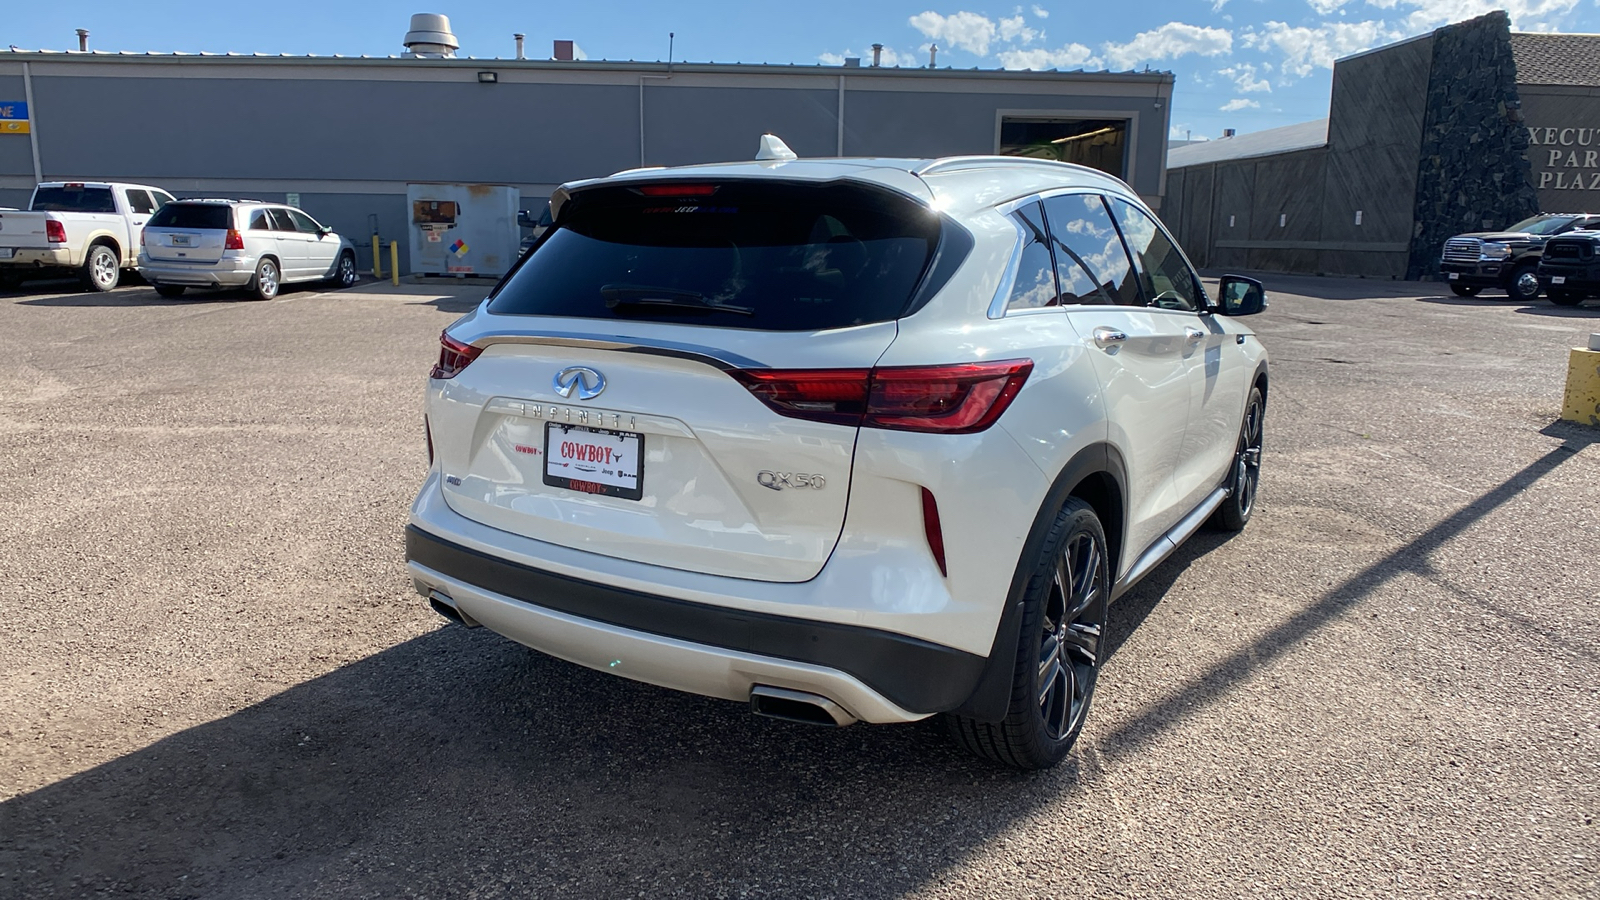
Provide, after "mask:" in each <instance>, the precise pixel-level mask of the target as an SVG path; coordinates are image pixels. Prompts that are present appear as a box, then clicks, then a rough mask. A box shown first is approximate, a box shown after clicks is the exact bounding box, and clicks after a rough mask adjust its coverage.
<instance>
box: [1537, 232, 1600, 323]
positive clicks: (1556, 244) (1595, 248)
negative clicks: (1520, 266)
mask: <svg viewBox="0 0 1600 900" xmlns="http://www.w3.org/2000/svg"><path fill="white" fill-rule="evenodd" d="M1539 284H1540V285H1541V286H1542V287H1543V288H1544V289H1545V291H1546V293H1548V294H1549V295H1550V302H1551V303H1554V304H1556V305H1557V306H1577V305H1578V304H1579V303H1582V302H1583V301H1584V299H1585V298H1587V297H1600V231H1574V232H1571V233H1569V234H1564V235H1562V236H1561V237H1558V238H1551V239H1550V241H1549V242H1548V243H1546V244H1545V245H1544V257H1543V258H1542V259H1540V260H1539Z"/></svg>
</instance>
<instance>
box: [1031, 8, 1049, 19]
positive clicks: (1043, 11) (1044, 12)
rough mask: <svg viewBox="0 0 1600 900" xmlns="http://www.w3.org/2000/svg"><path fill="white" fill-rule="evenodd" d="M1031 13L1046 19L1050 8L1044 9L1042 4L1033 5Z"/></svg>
mask: <svg viewBox="0 0 1600 900" xmlns="http://www.w3.org/2000/svg"><path fill="white" fill-rule="evenodd" d="M1033 14H1034V16H1036V17H1038V18H1040V19H1048V18H1050V10H1048V9H1045V8H1044V7H1042V6H1035V7H1034V8H1033Z"/></svg>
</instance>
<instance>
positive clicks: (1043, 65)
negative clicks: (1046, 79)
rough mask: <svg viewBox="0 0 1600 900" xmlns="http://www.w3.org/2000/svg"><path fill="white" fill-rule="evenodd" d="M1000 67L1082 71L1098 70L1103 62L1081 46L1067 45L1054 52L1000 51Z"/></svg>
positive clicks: (1036, 48)
mask: <svg viewBox="0 0 1600 900" xmlns="http://www.w3.org/2000/svg"><path fill="white" fill-rule="evenodd" d="M998 55H999V57H1000V65H1002V66H1004V67H1005V68H1007V69H1034V70H1044V69H1082V68H1085V67H1092V68H1099V67H1100V66H1102V65H1104V62H1103V61H1102V60H1101V59H1100V58H1099V57H1097V56H1095V55H1094V51H1093V50H1090V49H1089V48H1088V47H1085V46H1084V45H1082V44H1067V45H1066V46H1064V47H1061V48H1058V49H1056V50H1047V49H1045V48H1044V47H1035V48H1033V49H1030V50H1021V49H1016V48H1013V49H1010V50H1001V51H1000V53H999V54H998Z"/></svg>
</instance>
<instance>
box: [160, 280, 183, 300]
mask: <svg viewBox="0 0 1600 900" xmlns="http://www.w3.org/2000/svg"><path fill="white" fill-rule="evenodd" d="M186 290H188V286H187V285H182V284H158V285H156V293H158V294H160V295H161V296H163V297H166V298H168V299H169V300H170V299H172V298H174V297H182V296H183V292H184V291H186Z"/></svg>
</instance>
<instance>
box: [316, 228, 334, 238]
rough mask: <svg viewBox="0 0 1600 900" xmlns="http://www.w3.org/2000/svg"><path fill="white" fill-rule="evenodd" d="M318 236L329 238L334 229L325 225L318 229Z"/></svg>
mask: <svg viewBox="0 0 1600 900" xmlns="http://www.w3.org/2000/svg"><path fill="white" fill-rule="evenodd" d="M317 234H320V235H322V236H323V237H327V236H328V235H330V234H333V228H332V227H331V226H328V225H324V226H322V227H321V228H318V229H317Z"/></svg>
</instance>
